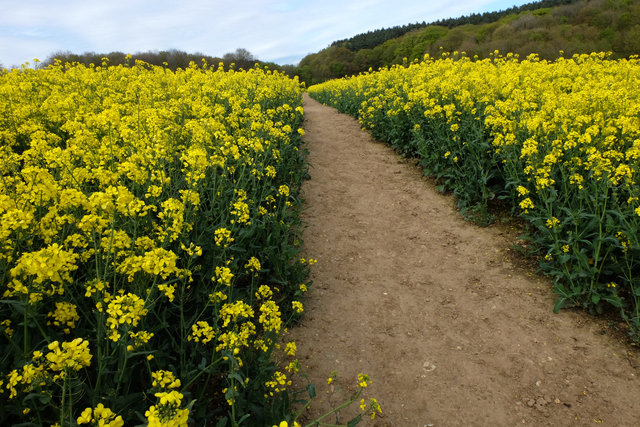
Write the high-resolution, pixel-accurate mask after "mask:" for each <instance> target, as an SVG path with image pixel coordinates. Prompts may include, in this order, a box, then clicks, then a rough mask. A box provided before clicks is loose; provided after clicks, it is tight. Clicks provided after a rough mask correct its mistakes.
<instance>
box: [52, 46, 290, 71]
mask: <svg viewBox="0 0 640 427" xmlns="http://www.w3.org/2000/svg"><path fill="white" fill-rule="evenodd" d="M104 58H106V59H107V63H108V64H109V65H121V64H122V65H124V64H127V63H128V64H134V63H135V61H138V60H140V61H144V62H145V63H147V64H151V65H158V66H164V67H167V68H169V69H171V70H173V71H175V70H177V69H178V68H182V69H185V68H187V67H188V66H189V64H190V63H191V62H194V63H195V64H197V65H199V66H201V65H203V63H206V64H208V65H210V66H211V65H213V66H218V65H219V64H220V63H223V64H224V67H225V68H226V69H229V68H231V67H232V66H233V68H234V69H236V70H238V69H245V70H247V69H249V68H253V67H254V66H255V65H256V64H258V66H260V67H264V66H267V67H269V68H270V69H272V70H278V71H283V72H286V73H287V74H288V75H291V76H293V75H294V74H295V67H294V66H293V65H289V66H287V65H285V66H280V65H277V64H275V63H272V62H264V61H260V60H259V59H257V58H256V57H255V56H254V55H253V54H251V52H249V51H248V50H246V49H242V48H240V49H236V51H235V52H230V53H226V54H224V55H223V56H222V58H218V57H214V56H209V55H204V54H202V53H199V52H196V53H187V52H183V51H181V50H177V49H171V50H163V51H148V52H138V53H135V54H132V55H131V56H130V57H129V58H127V54H125V53H123V52H110V53H96V52H85V53H82V54H76V53H72V52H64V51H63V52H56V53H54V54H52V55H50V56H49V57H48V58H47V59H46V60H44V61H42V63H41V64H40V65H39V66H40V67H46V66H48V65H51V64H53V63H54V62H55V61H56V60H59V61H61V62H62V63H67V62H68V63H74V62H77V63H80V64H84V65H86V66H89V65H90V64H95V65H100V64H102V63H103V60H104ZM203 61H204V62H203Z"/></svg>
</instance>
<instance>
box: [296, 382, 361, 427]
mask: <svg viewBox="0 0 640 427" xmlns="http://www.w3.org/2000/svg"><path fill="white" fill-rule="evenodd" d="M361 394H362V388H360V389H359V390H358V392H357V393H356V394H354V395H353V397H352V398H351V400H348V401H346V402H345V403H343V404H342V405H340V406H338V407H337V408H334V409H332V410H330V411H329V412H327V413H326V414H324V415H322V416H321V417H320V418H316V419H315V420H314V421H312V422H311V423H309V424H307V425H306V426H305V427H312V426H314V425H317V424H318V423H320V422H321V421H322V420H323V419H325V418H327V417H328V416H329V415H331V414H335V413H336V412H338V411H339V410H341V409H344V408H346V407H348V406H350V405H351V404H353V402H355V401H356V400H358V398H359V397H360V395H361ZM310 403H311V402H309V403H307V405H309V404H310ZM305 408H306V406H305ZM322 425H325V426H339V424H325V423H322Z"/></svg>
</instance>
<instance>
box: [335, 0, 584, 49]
mask: <svg viewBox="0 0 640 427" xmlns="http://www.w3.org/2000/svg"><path fill="white" fill-rule="evenodd" d="M577 1H578V0H541V1H538V2H533V3H527V4H523V5H522V6H513V7H510V8H509V9H505V10H501V11H498V12H484V13H472V14H471V15H469V16H461V17H459V18H447V19H440V20H438V21H434V22H431V23H429V24H427V23H425V22H424V21H422V23H415V24H407V25H402V26H395V27H391V28H382V29H379V30H373V31H367V32H366V33H362V34H357V35H355V36H353V37H350V38H348V39H342V40H337V41H335V42H333V43H331V46H342V47H346V48H347V49H349V50H351V51H353V52H357V51H359V50H361V49H373V48H374V47H376V46H378V45H381V44H382V43H384V42H386V41H387V40H391V39H395V38H397V37H400V36H403V35H405V34H406V33H408V32H410V31H413V30H418V29H420V28H424V27H427V26H429V25H440V26H443V27H447V28H449V29H451V28H454V27H459V26H461V25H466V24H473V25H478V24H490V23H491V22H496V21H497V20H498V19H500V18H502V17H504V16H507V15H512V14H515V13H520V12H525V11H528V10H536V9H540V8H544V7H554V6H560V5H563V4H570V3H575V2H577Z"/></svg>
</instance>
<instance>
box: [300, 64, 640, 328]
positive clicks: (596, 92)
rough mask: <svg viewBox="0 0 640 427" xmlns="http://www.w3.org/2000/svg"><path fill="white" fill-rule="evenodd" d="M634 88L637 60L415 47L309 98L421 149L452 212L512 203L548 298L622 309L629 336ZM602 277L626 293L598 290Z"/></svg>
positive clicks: (638, 302) (638, 287)
mask: <svg viewBox="0 0 640 427" xmlns="http://www.w3.org/2000/svg"><path fill="white" fill-rule="evenodd" d="M639 85H640V59H639V58H638V56H637V55H634V56H631V57H629V58H626V59H620V60H611V59H609V54H607V53H592V54H582V55H574V56H573V57H571V58H564V57H562V56H561V57H560V58H559V59H557V60H556V61H553V62H549V61H545V60H539V58H538V57H537V56H536V55H535V54H532V55H530V56H528V57H526V58H519V57H518V56H517V55H513V54H507V55H506V56H501V55H500V54H499V53H498V52H495V53H494V54H493V55H491V57H490V58H487V59H484V60H474V59H470V58H467V57H464V56H461V55H455V56H450V55H448V54H444V55H443V57H442V58H440V59H433V58H430V57H429V56H426V57H425V58H424V61H421V62H415V63H412V64H404V65H401V66H394V67H392V68H387V69H381V70H379V71H377V72H369V73H365V74H361V75H359V76H355V77H352V78H345V79H340V80H333V81H329V82H326V83H323V84H320V85H315V86H312V87H310V88H309V93H310V95H311V96H313V97H314V98H316V99H318V100H320V101H322V102H325V103H327V104H331V105H334V106H337V107H338V108H340V109H342V110H343V111H345V112H349V113H351V114H353V115H356V116H357V117H358V120H359V121H360V123H361V125H362V126H363V127H365V128H368V129H370V130H371V132H372V133H373V135H374V136H376V137H378V138H380V139H384V140H386V141H388V142H390V143H391V144H393V145H394V146H395V147H396V148H398V149H399V150H400V151H402V152H405V153H410V154H412V155H418V156H420V157H422V164H423V165H424V167H425V172H426V173H427V174H429V175H432V176H434V177H435V178H436V179H439V180H441V182H442V183H443V188H446V189H448V190H451V191H452V192H453V194H454V195H455V196H456V197H457V198H458V204H459V206H460V208H461V211H465V212H472V213H473V212H484V213H485V214H486V217H490V213H489V212H488V207H487V206H488V204H489V201H490V200H492V199H497V198H500V199H502V200H511V202H512V207H513V208H514V209H513V211H514V212H516V213H519V214H520V215H522V216H523V217H524V218H526V219H527V220H529V221H530V222H531V223H532V225H533V229H534V230H537V231H536V234H535V235H534V236H533V238H534V240H535V241H536V242H537V244H538V245H537V246H538V247H539V248H540V250H541V255H542V254H545V253H546V256H541V258H543V259H545V260H546V262H543V263H542V264H541V267H542V268H543V270H544V271H545V272H547V273H549V274H550V275H552V276H553V277H554V287H555V290H556V292H557V293H558V294H559V296H560V300H559V303H558V304H557V305H556V307H561V306H562V305H563V304H564V302H565V301H566V302H571V303H574V304H580V305H583V306H585V307H593V308H595V309H596V310H595V311H598V312H599V311H601V307H599V306H598V305H599V304H602V303H604V302H605V301H606V302H607V303H610V304H612V305H614V306H615V307H618V308H624V310H628V311H629V312H628V313H627V314H625V315H624V317H625V318H626V319H628V322H629V324H630V325H631V326H632V327H633V328H634V330H635V331H636V334H637V335H638V336H640V298H638V297H637V295H640V282H638V280H637V274H636V272H637V269H638V268H640V241H639V239H638V235H640V202H639V200H640V185H639V184H640V181H639V178H640V92H639V91H638V90H637V88H638V87H639ZM474 209H475V210H474ZM476 218H477V216H476ZM619 233H620V234H619ZM619 235H624V236H628V237H629V239H618V236H619ZM612 281H615V282H616V283H619V284H620V283H623V284H624V286H622V285H621V286H620V287H624V288H625V291H619V290H618V289H619V287H616V288H613V287H607V286H606V284H607V283H610V282H612ZM594 306H595V307H594Z"/></svg>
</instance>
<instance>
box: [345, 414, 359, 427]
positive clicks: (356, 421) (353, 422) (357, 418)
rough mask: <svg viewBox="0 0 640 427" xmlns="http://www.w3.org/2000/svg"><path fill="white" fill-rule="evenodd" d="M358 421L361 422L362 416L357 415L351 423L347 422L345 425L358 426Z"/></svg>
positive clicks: (349, 426)
mask: <svg viewBox="0 0 640 427" xmlns="http://www.w3.org/2000/svg"><path fill="white" fill-rule="evenodd" d="M360 421H362V414H360V415H358V416H357V417H355V418H354V419H352V420H351V421H349V422H348V423H347V427H353V426H355V425H356V424H358V423H359V422H360Z"/></svg>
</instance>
